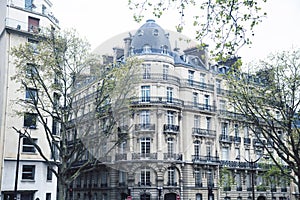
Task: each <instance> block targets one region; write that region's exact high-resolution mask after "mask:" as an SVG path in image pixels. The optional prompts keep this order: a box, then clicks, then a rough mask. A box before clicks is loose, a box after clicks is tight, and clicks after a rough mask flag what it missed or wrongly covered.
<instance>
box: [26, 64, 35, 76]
mask: <svg viewBox="0 0 300 200" xmlns="http://www.w3.org/2000/svg"><path fill="white" fill-rule="evenodd" d="M25 70H26V76H27V77H32V76H34V75H36V74H37V69H36V65H34V64H30V63H28V64H27V65H26V69H25Z"/></svg>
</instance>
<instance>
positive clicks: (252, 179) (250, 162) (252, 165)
mask: <svg viewBox="0 0 300 200" xmlns="http://www.w3.org/2000/svg"><path fill="white" fill-rule="evenodd" d="M260 158H261V157H259V158H257V159H256V160H255V161H252V160H251V161H249V160H246V159H245V161H246V162H247V163H249V165H250V168H251V190H252V200H255V190H254V172H255V170H254V164H255V163H257V162H258V161H259V159H260Z"/></svg>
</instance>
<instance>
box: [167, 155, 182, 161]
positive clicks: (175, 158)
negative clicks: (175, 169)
mask: <svg viewBox="0 0 300 200" xmlns="http://www.w3.org/2000/svg"><path fill="white" fill-rule="evenodd" d="M164 160H182V154H176V153H164Z"/></svg>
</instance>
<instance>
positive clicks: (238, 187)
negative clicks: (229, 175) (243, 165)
mask: <svg viewBox="0 0 300 200" xmlns="http://www.w3.org/2000/svg"><path fill="white" fill-rule="evenodd" d="M235 182H236V190H237V191H242V176H241V174H240V173H236V174H235Z"/></svg>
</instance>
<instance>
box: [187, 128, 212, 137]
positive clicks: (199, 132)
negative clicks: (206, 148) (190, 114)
mask: <svg viewBox="0 0 300 200" xmlns="http://www.w3.org/2000/svg"><path fill="white" fill-rule="evenodd" d="M192 134H193V135H194V136H199V137H210V138H215V137H216V131H214V130H208V129H201V128H192Z"/></svg>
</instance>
